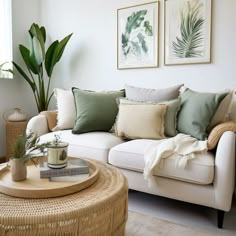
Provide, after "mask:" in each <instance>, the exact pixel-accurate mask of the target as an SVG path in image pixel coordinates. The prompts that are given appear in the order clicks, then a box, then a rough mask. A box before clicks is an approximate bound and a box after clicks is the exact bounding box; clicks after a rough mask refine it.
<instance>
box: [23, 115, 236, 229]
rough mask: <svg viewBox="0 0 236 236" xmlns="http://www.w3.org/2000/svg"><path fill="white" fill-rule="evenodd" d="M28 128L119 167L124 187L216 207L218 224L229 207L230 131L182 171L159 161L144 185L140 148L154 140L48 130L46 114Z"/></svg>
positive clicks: (72, 152)
mask: <svg viewBox="0 0 236 236" xmlns="http://www.w3.org/2000/svg"><path fill="white" fill-rule="evenodd" d="M27 130H31V131H34V132H37V134H38V135H40V136H41V140H42V141H51V140H52V139H53V138H54V134H55V133H59V134H60V136H61V140H62V141H65V142H68V143H69V149H68V152H69V155H70V156H73V157H88V158H92V159H96V160H100V161H104V162H107V163H109V164H110V165H113V166H115V167H117V168H119V169H120V170H121V171H122V172H123V173H124V175H125V176H126V177H127V179H128V183H129V188H130V189H133V190H137V191H141V192H146V193H150V194H155V195H160V196H164V197H168V198H172V199H177V200H181V201H185V202H190V203H194V204H199V205H203V206H208V207H211V208H215V209H217V210H218V227H220V228H221V227H222V225H223V218H224V212H227V211H229V210H230V208H231V202H232V196H233V193H234V180H235V134H234V133H233V132H231V131H227V132H225V133H224V134H223V135H222V136H221V138H220V140H219V142H218V145H217V148H216V151H215V152H208V153H207V154H204V155H203V154H198V156H197V157H196V158H195V159H193V160H190V161H189V162H188V164H187V167H186V168H185V169H180V168H175V158H174V157H170V158H167V159H165V160H164V164H163V168H161V169H160V170H159V171H158V172H157V173H156V174H155V179H156V185H155V186H154V187H151V188H149V187H148V184H147V182H146V181H145V180H144V178H143V173H142V172H143V169H144V150H145V148H146V147H147V145H149V144H150V143H151V142H153V140H151V139H136V140H132V141H124V140H122V139H121V138H119V137H116V136H114V135H113V134H111V133H108V132H90V133H84V134H79V135H78V134H76V135H75V134H72V132H71V130H62V131H55V132H49V130H48V123H47V118H46V116H45V115H37V116H35V117H33V118H31V119H30V121H29V122H28V126H27Z"/></svg>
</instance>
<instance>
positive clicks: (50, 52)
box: [44, 40, 59, 77]
mask: <svg viewBox="0 0 236 236" xmlns="http://www.w3.org/2000/svg"><path fill="white" fill-rule="evenodd" d="M58 43H59V42H58V40H56V41H55V42H53V43H52V44H51V45H50V46H49V48H48V50H47V52H46V55H45V62H44V63H45V69H46V72H47V75H48V76H49V77H50V75H51V74H52V71H51V70H52V69H53V67H52V58H53V55H54V53H55V50H56V47H57V45H58Z"/></svg>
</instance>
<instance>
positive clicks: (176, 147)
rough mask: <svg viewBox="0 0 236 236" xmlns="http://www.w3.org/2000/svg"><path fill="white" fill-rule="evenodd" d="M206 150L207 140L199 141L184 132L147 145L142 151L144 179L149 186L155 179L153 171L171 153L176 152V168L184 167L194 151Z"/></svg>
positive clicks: (193, 155) (192, 156)
mask: <svg viewBox="0 0 236 236" xmlns="http://www.w3.org/2000/svg"><path fill="white" fill-rule="evenodd" d="M206 151H207V140H205V141H199V140H197V139H196V138H193V137H191V136H190V135H186V134H177V135H176V136H175V137H173V138H169V139H164V140H158V141H156V142H154V143H152V144H151V145H150V146H148V147H147V149H146V150H145V153H144V161H145V168H144V172H143V175H144V179H146V180H148V186H149V187H151V186H152V185H153V184H154V183H155V181H154V177H153V172H154V170H155V169H158V167H159V166H160V164H161V161H162V160H163V159H164V158H167V157H169V156H171V155H172V154H178V155H179V156H180V158H179V159H178V160H177V161H178V162H177V168H185V166H186V164H187V161H188V160H190V159H193V158H194V157H195V154H196V153H202V152H206Z"/></svg>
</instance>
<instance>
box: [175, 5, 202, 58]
mask: <svg viewBox="0 0 236 236" xmlns="http://www.w3.org/2000/svg"><path fill="white" fill-rule="evenodd" d="M186 4H187V8H186V10H184V9H185V8H183V9H181V12H180V15H181V22H180V28H179V30H180V36H179V37H176V40H175V41H172V49H173V53H174V55H175V56H177V57H179V58H191V57H200V56H202V55H203V49H202V46H203V39H204V34H203V25H204V19H203V17H202V15H201V9H202V7H203V5H202V4H201V3H200V2H199V1H194V2H190V1H188V2H186Z"/></svg>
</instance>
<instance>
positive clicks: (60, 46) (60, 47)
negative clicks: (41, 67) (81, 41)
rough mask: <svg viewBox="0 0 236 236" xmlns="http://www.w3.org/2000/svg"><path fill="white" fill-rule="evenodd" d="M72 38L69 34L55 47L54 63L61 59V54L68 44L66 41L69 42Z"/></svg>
mask: <svg viewBox="0 0 236 236" xmlns="http://www.w3.org/2000/svg"><path fill="white" fill-rule="evenodd" d="M71 36H72V34H69V35H68V36H66V37H65V38H64V39H62V40H61V41H60V42H59V44H58V45H57V47H56V54H57V56H56V62H58V61H59V60H60V59H61V57H62V54H63V52H64V50H65V47H66V44H67V43H68V41H69V40H70V37H71Z"/></svg>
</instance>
